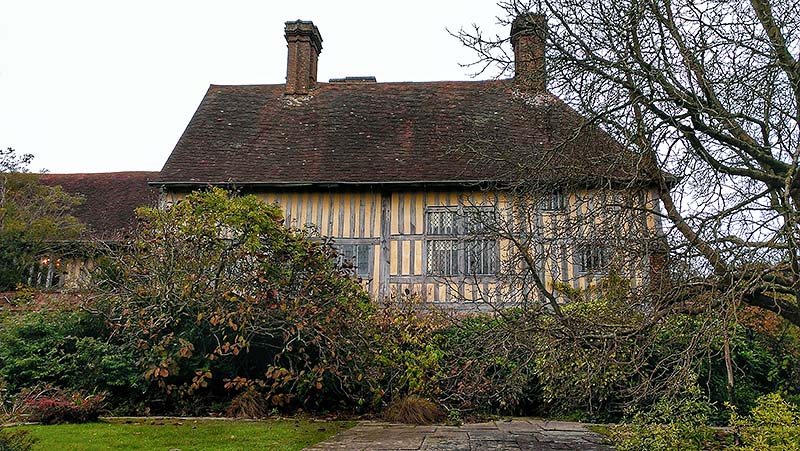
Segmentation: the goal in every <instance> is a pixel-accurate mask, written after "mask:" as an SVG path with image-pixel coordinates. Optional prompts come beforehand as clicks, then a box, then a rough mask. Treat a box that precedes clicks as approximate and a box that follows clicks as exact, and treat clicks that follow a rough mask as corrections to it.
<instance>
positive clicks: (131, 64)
mask: <svg viewBox="0 0 800 451" xmlns="http://www.w3.org/2000/svg"><path fill="white" fill-rule="evenodd" d="M501 13H502V11H501V10H500V9H499V8H498V7H497V6H496V4H495V1H494V0H460V1H459V0H445V1H442V0H427V1H425V0H406V1H402V2H379V1H375V0H372V1H359V0H338V1H324V0H313V1H312V0H305V1H302V0H285V1H267V0H261V1H244V0H242V1H233V0H232V1H227V2H222V1H216V2H212V1H197V0H194V1H189V0H180V1H177V0H176V1H172V0H169V1H168V0H161V1H151V0H137V1H127V2H121V1H107V0H106V1H99V0H98V1H88V0H70V1H63V0H50V1H36V0H0V148H6V147H13V148H14V149H16V150H17V151H18V152H19V153H32V154H34V156H35V159H34V163H33V166H32V169H34V170H39V169H42V168H46V169H48V170H49V171H50V172H54V173H61V172H107V171H125V170H150V171H157V170H160V169H161V166H162V165H163V164H164V162H165V161H166V159H167V156H169V153H170V152H171V151H172V148H173V147H174V146H175V143H176V142H177V140H178V138H179V137H180V135H181V133H182V132H183V129H184V128H185V127H186V124H187V123H188V122H189V119H190V118H191V116H192V114H193V113H194V110H195V109H196V108H197V105H198V104H199V103H200V100H201V99H202V98H203V95H204V94H205V92H206V89H207V88H208V85H209V84H260V83H264V84H271V83H283V82H284V81H285V77H286V41H285V40H284V37H283V23H284V22H285V21H287V20H295V19H303V20H313V21H314V23H315V24H316V25H317V27H319V29H320V33H321V34H322V39H323V50H322V55H321V56H320V62H319V77H318V78H319V80H321V81H327V80H328V79H330V78H338V77H344V76H349V75H350V76H352V75H375V76H376V77H377V79H378V81H379V82H382V81H429V80H465V79H469V74H470V70H469V69H465V68H462V67H460V66H459V63H465V62H468V61H471V58H472V57H473V54H471V53H470V52H469V50H467V49H464V48H462V47H461V45H460V44H459V42H458V41H457V40H456V39H455V38H453V37H451V36H450V35H449V34H448V33H447V31H446V30H445V28H449V29H451V30H457V29H458V28H459V27H462V26H469V25H470V24H472V23H478V24H479V25H481V26H482V27H485V28H487V29H489V30H493V31H494V32H496V33H500V34H505V33H508V32H509V30H504V29H502V28H498V27H497V26H496V22H497V21H496V16H497V15H498V14H501Z"/></svg>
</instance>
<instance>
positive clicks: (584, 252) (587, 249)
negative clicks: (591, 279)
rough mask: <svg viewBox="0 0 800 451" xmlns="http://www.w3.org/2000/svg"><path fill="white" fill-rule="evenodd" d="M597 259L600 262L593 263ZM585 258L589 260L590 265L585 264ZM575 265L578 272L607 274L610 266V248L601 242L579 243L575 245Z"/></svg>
mask: <svg viewBox="0 0 800 451" xmlns="http://www.w3.org/2000/svg"><path fill="white" fill-rule="evenodd" d="M587 256H588V257H589V258H588V259H587V258H586V257H587ZM598 259H599V260H600V264H599V265H596V264H594V263H595V260H598ZM587 260H588V261H590V262H591V264H590V265H587ZM575 265H576V266H577V267H578V271H577V272H578V273H579V274H608V270H609V266H611V250H610V248H609V247H608V246H606V245H605V244H603V243H598V242H583V243H579V244H577V245H576V247H575Z"/></svg>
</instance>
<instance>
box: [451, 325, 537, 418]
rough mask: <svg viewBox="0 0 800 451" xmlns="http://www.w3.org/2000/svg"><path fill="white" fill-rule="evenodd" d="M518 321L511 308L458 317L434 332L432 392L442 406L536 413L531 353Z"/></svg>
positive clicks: (471, 410)
mask: <svg viewBox="0 0 800 451" xmlns="http://www.w3.org/2000/svg"><path fill="white" fill-rule="evenodd" d="M517 320H518V317H517V315H516V312H513V311H509V312H506V315H505V316H491V315H470V316H463V317H459V318H457V319H456V320H455V321H453V322H452V323H451V324H450V325H449V326H448V327H447V328H445V329H442V330H441V331H440V332H439V334H438V335H439V336H440V339H439V342H440V343H441V344H440V346H441V359H440V365H439V375H438V376H437V379H438V380H437V391H436V396H437V398H438V399H439V401H440V402H441V403H442V404H443V405H446V406H448V407H449V408H451V409H458V410H460V411H464V412H475V413H490V412H492V413H516V414H532V413H538V409H539V407H540V404H541V391H540V389H539V385H538V379H537V376H536V368H535V361H534V353H533V352H531V348H530V346H528V343H529V341H530V338H529V337H528V340H525V339H524V337H522V336H520V332H519V331H520V330H522V329H519V328H518V327H516V325H515V324H516V321H517Z"/></svg>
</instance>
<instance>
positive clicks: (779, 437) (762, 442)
mask: <svg viewBox="0 0 800 451" xmlns="http://www.w3.org/2000/svg"><path fill="white" fill-rule="evenodd" d="M731 426H733V427H734V428H735V430H736V433H737V435H738V436H739V438H740V440H741V446H740V447H737V448H732V449H737V450H739V449H740V450H743V451H768V450H774V451H778V450H780V451H798V450H800V410H798V408H797V406H796V405H794V404H792V403H789V402H786V401H785V400H784V399H783V398H782V397H781V395H780V394H778V393H772V394H769V395H765V396H762V397H760V398H758V399H757V400H756V405H755V407H754V408H753V410H751V411H750V415H749V416H746V417H740V416H738V415H737V414H736V412H735V411H734V412H733V414H732V416H731Z"/></svg>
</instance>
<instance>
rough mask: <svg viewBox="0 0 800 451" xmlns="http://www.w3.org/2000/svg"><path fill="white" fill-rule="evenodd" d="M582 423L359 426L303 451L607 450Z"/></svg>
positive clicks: (517, 420) (533, 421)
mask: <svg viewBox="0 0 800 451" xmlns="http://www.w3.org/2000/svg"><path fill="white" fill-rule="evenodd" d="M602 442H603V439H602V437H600V436H599V435H597V434H595V433H593V432H591V431H589V430H588V429H586V426H585V425H583V424H581V423H568V422H564V421H546V420H540V419H533V418H514V419H513V420H511V421H495V422H491V423H477V424H467V425H464V426H458V427H456V426H408V425H399V424H389V423H376V422H362V423H359V424H358V425H357V426H356V427H354V428H352V429H349V430H347V431H344V432H341V433H339V434H337V435H336V436H334V437H332V438H330V439H328V440H326V441H324V442H322V443H319V444H317V445H316V446H314V447H311V448H307V451H378V450H380V451H399V450H404V451H405V450H409V451H483V450H486V451H493V450H502V451H551V450H565V451H610V450H611V448H610V447H609V446H608V445H604V444H603V443H602Z"/></svg>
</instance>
